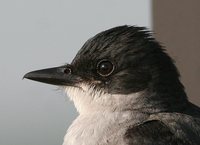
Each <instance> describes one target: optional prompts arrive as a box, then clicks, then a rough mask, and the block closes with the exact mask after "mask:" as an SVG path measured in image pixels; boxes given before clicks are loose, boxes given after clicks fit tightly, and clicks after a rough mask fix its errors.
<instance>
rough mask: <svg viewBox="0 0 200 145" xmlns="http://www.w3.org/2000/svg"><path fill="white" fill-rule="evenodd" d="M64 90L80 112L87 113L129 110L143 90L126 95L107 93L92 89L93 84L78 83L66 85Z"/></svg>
mask: <svg viewBox="0 0 200 145" xmlns="http://www.w3.org/2000/svg"><path fill="white" fill-rule="evenodd" d="M65 92H66V93H67V95H68V96H69V98H70V99H71V100H72V101H73V102H74V105H75V107H76V109H77V111H78V112H79V113H80V114H87V113H92V112H99V111H122V110H128V109H129V110H130V109H131V108H132V107H133V105H136V104H137V103H136V102H137V99H138V98H139V97H141V95H143V94H144V92H137V93H132V94H128V95H124V94H108V93H105V92H103V91H100V90H97V89H94V86H89V85H87V84H83V83H81V84H79V85H78V87H66V88H65Z"/></svg>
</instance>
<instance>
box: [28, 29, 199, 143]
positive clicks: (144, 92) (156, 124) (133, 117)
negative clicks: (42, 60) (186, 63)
mask: <svg viewBox="0 0 200 145" xmlns="http://www.w3.org/2000/svg"><path fill="white" fill-rule="evenodd" d="M25 78H28V79H32V80H36V81H40V82H44V83H49V84H54V85H61V86H64V87H66V88H65V89H66V92H67V93H68V94H69V96H71V99H72V100H73V101H74V103H75V106H76V107H77V109H78V111H79V113H80V116H79V117H77V119H76V120H75V121H74V123H73V124H72V126H71V127H70V129H69V130H68V133H67V135H66V137H65V141H64V143H63V145H69V144H70V145H200V108H199V107H197V106H195V105H194V104H192V103H190V102H189V101H188V99H187V95H186V93H185V91H184V87H183V85H182V83H181V82H180V80H179V73H178V71H177V69H176V67H175V65H174V63H173V61H172V59H171V58H170V57H169V56H168V55H167V54H166V53H165V50H164V49H163V48H162V46H161V45H159V43H158V42H157V41H156V40H155V39H154V38H153V37H152V36H151V34H150V32H148V31H147V30H146V29H145V28H143V27H135V26H120V27H115V28H112V29H109V30H106V31H103V32H101V33H99V34H97V35H96V36H94V37H92V38H91V39H89V40H88V41H87V42H86V43H85V44H84V46H83V47H82V48H81V50H80V51H79V52H78V54H77V55H76V57H75V58H74V60H73V61H72V63H71V64H68V65H65V66H61V67H56V68H50V69H45V70H39V71H34V72H30V73H28V74H26V75H25ZM79 96H80V97H79Z"/></svg>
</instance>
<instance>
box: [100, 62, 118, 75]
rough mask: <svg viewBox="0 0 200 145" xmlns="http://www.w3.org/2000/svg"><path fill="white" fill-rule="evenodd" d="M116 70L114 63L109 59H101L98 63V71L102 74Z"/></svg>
mask: <svg viewBox="0 0 200 145" xmlns="http://www.w3.org/2000/svg"><path fill="white" fill-rule="evenodd" d="M113 71H114V65H113V63H112V62H110V61H109V60H101V61H100V62H99V63H98V64H97V73H98V74H99V75H101V76H109V75H110V74H111V73H112V72H113Z"/></svg>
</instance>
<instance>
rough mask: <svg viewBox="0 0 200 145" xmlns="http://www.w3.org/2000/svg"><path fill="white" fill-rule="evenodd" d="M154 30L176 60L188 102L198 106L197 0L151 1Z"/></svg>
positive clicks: (199, 26) (199, 6) (199, 5)
mask: <svg viewBox="0 0 200 145" xmlns="http://www.w3.org/2000/svg"><path fill="white" fill-rule="evenodd" d="M153 29H154V32H155V36H156V38H157V39H158V40H159V41H161V42H162V44H163V45H164V46H166V49H167V52H168V53H169V54H170V55H171V56H172V57H173V58H174V60H175V61H176V64H177V66H178V69H179V71H180V73H181V76H182V77H181V80H182V82H183V84H184V85H185V88H186V92H187V94H188V97H189V99H190V101H191V102H193V103H195V104H197V105H200V85H199V82H200V1H199V0H191V1H189V0H167V1H166V0H153Z"/></svg>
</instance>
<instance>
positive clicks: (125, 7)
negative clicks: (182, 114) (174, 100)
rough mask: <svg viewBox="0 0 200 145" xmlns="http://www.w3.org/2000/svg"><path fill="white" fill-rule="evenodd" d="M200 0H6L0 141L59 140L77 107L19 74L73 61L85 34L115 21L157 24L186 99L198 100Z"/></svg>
mask: <svg viewBox="0 0 200 145" xmlns="http://www.w3.org/2000/svg"><path fill="white" fill-rule="evenodd" d="M199 5H200V2H199V1H198V0H196V1H195V0H192V1H187V0H168V1H164V0H152V1H151V0H140V1H139V0H126V1H120V0H110V1H107V0H101V1H97V0H96V1H95V0H84V1H75V0H56V1H55V0H34V1H33V0H18V1H16V0H9V1H6V0H1V1H0V68H1V69H0V144H1V145H61V144H62V142H63V137H64V135H65V133H66V130H67V128H68V127H69V125H70V124H71V122H72V121H73V119H74V118H75V117H76V116H77V112H76V110H75V108H74V106H73V103H72V102H70V101H69V100H68V98H67V96H66V95H65V94H64V93H63V92H62V91H60V90H58V88H57V87H55V86H51V85H46V84H42V83H37V82H33V81H28V80H22V78H23V75H24V74H25V73H27V72H29V71H32V70H37V69H41V68H47V67H53V66H58V65H63V64H64V63H67V62H68V63H69V62H71V60H72V59H73V57H74V56H75V54H76V53H77V51H78V50H79V49H80V48H81V46H82V45H83V44H84V42H85V41H86V40H87V39H88V38H90V37H92V36H93V35H95V34H96V33H98V32H100V31H102V30H105V29H108V28H111V27H114V26H118V25H124V24H129V25H139V26H145V27H147V28H149V30H153V31H154V32H155V37H156V38H157V39H158V40H159V41H161V42H162V44H163V45H164V46H166V49H167V51H168V52H169V53H170V55H171V56H172V57H173V58H174V59H175V60H176V62H177V65H178V68H179V70H180V73H181V74H182V81H183V83H184V84H185V87H186V91H187V92H188V96H189V97H190V98H189V99H190V100H191V101H192V102H193V103H195V104H199V105H200V95H199V94H200V91H199V90H200V87H199V83H198V82H199V81H200V77H199V74H200V61H199V57H200V53H199V52H200V50H199V48H200V40H199V39H200V36H199V35H200V33H199V31H200V29H199V27H200V24H199V23H200V21H199V20H200V18H199V17H200V15H199V12H200V9H199V8H198V6H199Z"/></svg>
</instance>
